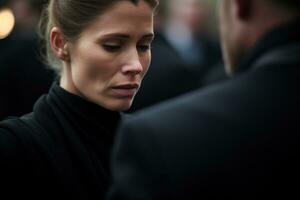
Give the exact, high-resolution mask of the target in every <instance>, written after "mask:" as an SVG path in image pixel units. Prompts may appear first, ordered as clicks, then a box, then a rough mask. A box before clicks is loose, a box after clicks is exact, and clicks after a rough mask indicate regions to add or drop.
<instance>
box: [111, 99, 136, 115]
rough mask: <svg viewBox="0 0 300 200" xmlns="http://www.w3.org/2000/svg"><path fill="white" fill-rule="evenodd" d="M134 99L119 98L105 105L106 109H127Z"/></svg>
mask: <svg viewBox="0 0 300 200" xmlns="http://www.w3.org/2000/svg"><path fill="white" fill-rule="evenodd" d="M131 104H132V100H119V101H117V102H114V103H113V104H110V105H107V106H105V107H106V109H108V110H112V111H119V112H121V111H127V110H129V108H130V107H131Z"/></svg>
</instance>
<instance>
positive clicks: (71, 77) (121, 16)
mask: <svg viewBox="0 0 300 200" xmlns="http://www.w3.org/2000/svg"><path fill="white" fill-rule="evenodd" d="M152 40H153V9H152V8H151V7H150V6H149V5H148V4H147V3H146V2H145V1H140V2H139V3H138V5H135V4H133V3H131V2H130V1H120V2H117V3H116V4H115V5H114V6H113V7H112V8H110V9H109V10H107V11H106V12H105V13H104V14H102V15H100V16H99V17H98V18H96V19H95V20H94V21H93V22H92V23H91V24H90V25H89V26H88V27H87V28H86V29H85V30H84V31H83V32H82V34H81V36H80V38H79V39H78V40H77V41H76V42H75V43H73V44H72V43H71V45H70V46H68V50H69V55H70V59H69V61H68V63H67V64H64V72H63V74H62V80H63V81H62V83H61V86H62V87H63V88H65V89H66V90H67V91H69V92H71V93H74V94H76V95H79V96H82V97H83V98H85V99H87V100H89V101H91V102H94V103H96V104H98V105H101V106H103V107H104V108H107V109H109V110H115V111H123V110H127V109H129V108H130V106H131V103H132V100H133V98H134V96H135V94H136V92H137V91H138V89H139V86H140V84H141V81H142V79H143V77H144V75H145V73H146V71H147V69H148V67H149V64H150V60H151V52H150V43H151V42H152ZM64 80H65V81H64Z"/></svg>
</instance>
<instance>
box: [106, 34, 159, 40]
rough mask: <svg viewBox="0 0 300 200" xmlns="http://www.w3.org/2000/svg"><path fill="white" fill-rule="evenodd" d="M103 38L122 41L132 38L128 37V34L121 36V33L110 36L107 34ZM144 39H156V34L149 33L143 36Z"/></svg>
mask: <svg viewBox="0 0 300 200" xmlns="http://www.w3.org/2000/svg"><path fill="white" fill-rule="evenodd" d="M102 37H105V38H107V37H113V38H120V39H129V38H130V36H129V35H126V34H121V33H109V34H105V35H103V36H102ZM143 38H154V33H149V34H145V35H143Z"/></svg>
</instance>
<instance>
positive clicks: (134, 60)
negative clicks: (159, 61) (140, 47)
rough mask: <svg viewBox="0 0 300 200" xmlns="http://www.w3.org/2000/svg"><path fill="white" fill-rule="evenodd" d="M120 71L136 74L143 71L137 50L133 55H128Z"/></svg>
mask: <svg viewBox="0 0 300 200" xmlns="http://www.w3.org/2000/svg"><path fill="white" fill-rule="evenodd" d="M122 72H123V73H124V74H130V75H137V74H141V73H142V72H143V66H142V64H141V62H140V59H139V56H138V53H137V52H136V53H135V55H132V56H130V57H128V60H127V62H126V64H124V65H123V67H122Z"/></svg>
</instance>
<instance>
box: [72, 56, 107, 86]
mask: <svg viewBox="0 0 300 200" xmlns="http://www.w3.org/2000/svg"><path fill="white" fill-rule="evenodd" d="M112 62H113V61H112V59H110V58H109V57H108V56H105V54H103V53H101V52H100V51H97V50H93V51H85V52H82V54H81V57H80V59H78V65H77V66H76V68H77V75H78V76H84V77H85V79H87V81H96V80H97V81H98V80H103V81H104V80H106V79H107V77H109V76H110V75H111V74H113V68H112V67H111V66H110V65H111V63H112Z"/></svg>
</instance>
